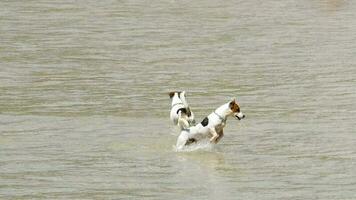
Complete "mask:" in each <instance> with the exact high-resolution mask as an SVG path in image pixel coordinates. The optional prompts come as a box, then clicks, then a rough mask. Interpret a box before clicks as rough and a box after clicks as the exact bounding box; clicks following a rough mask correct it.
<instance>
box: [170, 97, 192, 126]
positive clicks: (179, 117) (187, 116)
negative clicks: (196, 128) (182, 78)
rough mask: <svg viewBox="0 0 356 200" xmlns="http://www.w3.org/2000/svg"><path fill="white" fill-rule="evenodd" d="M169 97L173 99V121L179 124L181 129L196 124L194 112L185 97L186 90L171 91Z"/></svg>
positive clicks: (171, 115) (171, 114)
mask: <svg viewBox="0 0 356 200" xmlns="http://www.w3.org/2000/svg"><path fill="white" fill-rule="evenodd" d="M169 97H170V98H171V99H172V106H171V113H170V117H171V120H172V122H173V123H174V124H175V125H177V126H178V127H179V128H180V130H183V129H187V128H189V127H190V126H192V125H195V119H194V114H193V112H192V110H191V109H190V107H189V105H188V103H187V101H186V99H185V91H182V92H170V93H169Z"/></svg>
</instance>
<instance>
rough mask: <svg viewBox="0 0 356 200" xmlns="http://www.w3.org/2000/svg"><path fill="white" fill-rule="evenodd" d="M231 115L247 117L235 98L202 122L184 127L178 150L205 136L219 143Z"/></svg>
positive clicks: (241, 117) (239, 118)
mask: <svg viewBox="0 0 356 200" xmlns="http://www.w3.org/2000/svg"><path fill="white" fill-rule="evenodd" d="M229 116H234V117H235V118H236V119H238V120H241V119H243V118H245V115H244V114H242V112H241V110H240V106H239V105H238V104H237V102H236V100H235V99H233V100H232V101H229V102H228V103H226V104H224V105H222V106H220V107H219V108H217V109H216V110H215V111H214V112H212V113H211V114H210V115H208V116H207V117H205V118H204V120H203V121H202V122H201V123H199V124H197V125H195V126H191V127H189V128H185V129H182V131H181V133H180V135H179V137H178V139H177V144H176V148H177V150H182V149H183V148H184V147H185V146H187V145H190V144H192V143H194V142H197V141H199V140H202V139H204V138H209V140H210V142H211V143H215V144H216V143H218V142H219V141H220V139H221V138H222V137H223V136H224V131H223V129H224V127H225V125H226V120H227V117H229Z"/></svg>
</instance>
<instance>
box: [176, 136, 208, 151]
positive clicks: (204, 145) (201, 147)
mask: <svg viewBox="0 0 356 200" xmlns="http://www.w3.org/2000/svg"><path fill="white" fill-rule="evenodd" d="M213 148H214V144H212V143H210V142H209V140H208V139H204V140H199V141H198V142H196V143H193V144H190V145H188V146H185V147H184V148H183V149H177V147H176V146H175V145H173V150H174V151H176V152H192V151H211V150H212V149H213Z"/></svg>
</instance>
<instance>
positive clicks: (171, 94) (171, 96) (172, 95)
mask: <svg viewBox="0 0 356 200" xmlns="http://www.w3.org/2000/svg"><path fill="white" fill-rule="evenodd" d="M175 93H178V96H179V95H180V93H181V92H179V91H173V92H170V93H168V95H169V98H171V99H172V98H173V97H174V94H175Z"/></svg>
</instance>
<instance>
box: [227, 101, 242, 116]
mask: <svg viewBox="0 0 356 200" xmlns="http://www.w3.org/2000/svg"><path fill="white" fill-rule="evenodd" d="M229 107H230V109H231V110H232V112H234V113H236V112H240V106H239V105H238V104H237V103H236V100H233V101H231V102H230V104H229Z"/></svg>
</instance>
